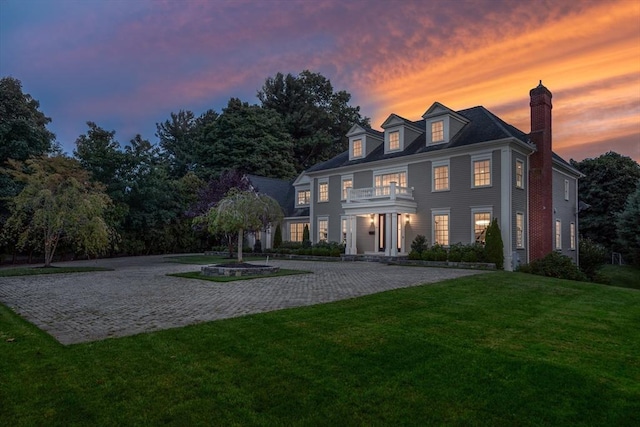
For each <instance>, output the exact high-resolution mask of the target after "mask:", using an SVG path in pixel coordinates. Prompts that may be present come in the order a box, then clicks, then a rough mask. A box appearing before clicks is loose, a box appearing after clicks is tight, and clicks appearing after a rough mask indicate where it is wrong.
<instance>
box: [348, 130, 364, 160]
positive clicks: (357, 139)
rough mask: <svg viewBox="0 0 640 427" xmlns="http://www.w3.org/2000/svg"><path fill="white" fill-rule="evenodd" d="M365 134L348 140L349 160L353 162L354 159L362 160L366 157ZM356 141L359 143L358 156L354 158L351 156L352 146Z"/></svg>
mask: <svg viewBox="0 0 640 427" xmlns="http://www.w3.org/2000/svg"><path fill="white" fill-rule="evenodd" d="M366 140H367V138H366V134H363V135H358V136H353V137H351V138H349V160H354V159H362V158H363V157H365V156H366V153H367V144H366V142H365V141H366ZM356 141H360V148H361V150H360V155H359V156H355V155H354V154H353V146H354V144H355V142H356Z"/></svg>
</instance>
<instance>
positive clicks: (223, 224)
mask: <svg viewBox="0 0 640 427" xmlns="http://www.w3.org/2000/svg"><path fill="white" fill-rule="evenodd" d="M282 217H283V214H282V209H281V208H280V205H279V204H278V202H277V201H275V200H274V199H273V198H271V197H269V196H267V195H265V194H259V193H255V192H253V191H240V190H237V189H232V190H231V191H230V192H229V193H228V194H227V195H226V196H225V197H224V198H223V199H222V200H220V201H219V202H218V203H217V204H216V206H214V207H213V208H211V209H209V211H208V212H207V213H206V214H204V215H202V216H200V217H197V218H196V222H197V223H203V224H206V225H207V229H208V230H209V231H210V232H211V233H220V232H224V233H237V235H238V262H242V241H243V238H244V232H245V231H249V232H256V231H259V230H263V229H265V228H266V227H267V226H269V224H275V223H279V222H280V221H282Z"/></svg>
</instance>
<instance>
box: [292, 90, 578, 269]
mask: <svg viewBox="0 0 640 427" xmlns="http://www.w3.org/2000/svg"><path fill="white" fill-rule="evenodd" d="M529 95H530V108H531V131H530V132H529V133H528V134H527V133H525V132H523V131H521V130H519V129H517V128H515V127H514V126H512V125H510V124H508V123H506V122H504V121H503V120H501V119H500V118H499V117H497V116H496V115H495V114H493V113H491V112H490V111H489V110H487V109H486V108H484V107H482V106H478V107H473V108H468V109H465V110H460V111H453V110H451V109H450V108H448V107H446V106H445V105H442V104H440V103H438V102H436V103H434V104H433V105H432V106H431V107H429V108H428V109H427V111H426V112H425V113H424V114H423V115H422V119H420V120H416V121H413V120H409V119H406V118H403V117H400V116H398V115H396V114H391V115H390V116H389V117H388V118H387V119H386V120H385V121H384V123H382V125H381V128H382V131H377V130H374V129H371V128H365V127H362V126H358V125H355V126H353V127H352V128H351V130H350V131H349V133H348V134H347V137H348V138H349V150H348V151H346V152H344V153H342V154H339V155H338V156H336V157H334V158H332V159H330V160H327V161H325V162H323V163H320V164H316V165H314V166H312V167H311V168H309V169H308V170H306V171H304V172H303V173H302V174H301V175H300V176H298V178H297V179H296V180H295V181H294V182H293V185H292V187H293V189H291V190H289V192H288V193H287V195H288V196H287V197H289V202H288V204H285V205H283V206H284V207H285V213H286V217H285V220H284V226H283V239H284V240H289V241H301V240H302V232H303V229H304V226H305V225H308V226H309V230H310V236H311V240H312V242H313V243H317V242H319V241H323V240H324V241H338V242H343V243H344V244H345V246H346V249H345V252H346V253H347V254H369V255H375V254H379V255H385V256H402V255H406V254H407V253H408V252H409V251H410V245H411V242H412V241H413V239H414V238H415V237H416V236H417V235H424V236H426V237H427V239H428V241H429V243H430V244H434V243H438V244H440V245H443V246H449V245H451V244H453V243H458V242H460V243H465V244H467V243H473V242H481V243H483V242H484V238H485V231H486V228H487V226H488V224H489V223H490V221H491V220H492V218H497V220H498V224H499V226H500V230H501V233H502V240H503V242H504V257H505V269H507V270H512V269H513V268H515V267H516V266H517V265H518V264H520V263H528V262H530V261H532V260H534V259H537V258H541V257H543V256H544V255H546V254H547V253H549V252H551V251H553V250H556V251H560V252H561V253H562V254H563V255H567V256H569V257H571V258H572V259H573V260H574V261H575V262H576V263H577V262H578V251H577V236H578V216H577V215H578V179H579V177H580V176H581V174H580V172H579V171H577V170H576V169H574V168H573V167H572V166H571V165H570V164H569V163H567V162H566V161H564V160H563V159H562V158H561V157H560V156H558V155H556V154H555V153H553V151H552V132H551V109H552V104H551V98H552V94H551V92H550V91H549V90H548V89H547V88H546V87H544V86H543V85H542V82H540V84H539V85H538V86H537V87H535V88H533V89H532V90H531V91H530V94H529ZM280 191H282V192H284V190H280Z"/></svg>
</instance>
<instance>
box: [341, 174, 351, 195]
mask: <svg viewBox="0 0 640 427" xmlns="http://www.w3.org/2000/svg"><path fill="white" fill-rule="evenodd" d="M352 188H353V177H352V176H343V177H342V200H347V198H348V197H347V196H348V195H349V190H350V189H352Z"/></svg>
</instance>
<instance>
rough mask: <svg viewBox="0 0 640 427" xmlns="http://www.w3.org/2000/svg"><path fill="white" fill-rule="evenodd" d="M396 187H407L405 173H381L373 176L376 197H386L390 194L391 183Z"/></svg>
mask: <svg viewBox="0 0 640 427" xmlns="http://www.w3.org/2000/svg"><path fill="white" fill-rule="evenodd" d="M392 182H395V183H396V186H397V187H405V188H406V186H407V172H406V171H403V172H393V173H381V174H378V175H374V177H373V186H374V187H375V188H376V196H388V195H389V194H390V193H391V183H392Z"/></svg>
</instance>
